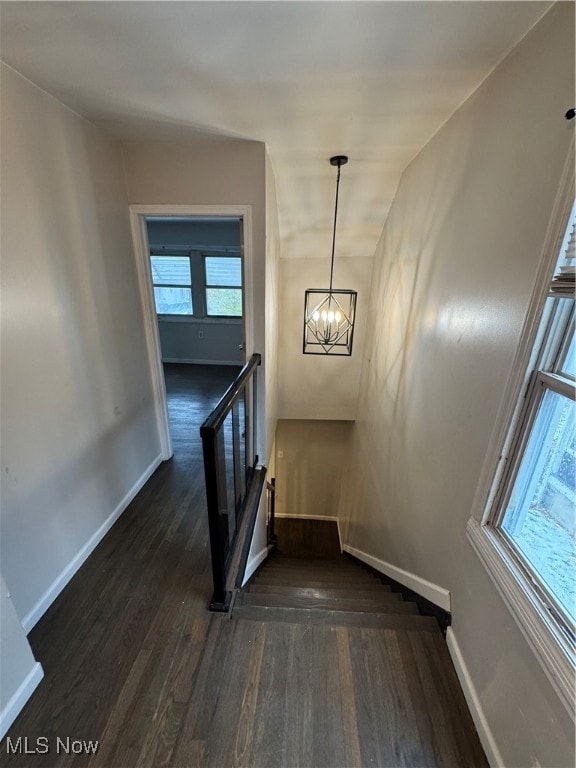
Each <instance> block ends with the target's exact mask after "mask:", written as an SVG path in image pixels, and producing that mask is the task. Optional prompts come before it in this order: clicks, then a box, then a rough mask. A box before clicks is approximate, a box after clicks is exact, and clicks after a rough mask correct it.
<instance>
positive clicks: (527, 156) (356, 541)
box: [342, 3, 574, 768]
mask: <svg viewBox="0 0 576 768" xmlns="http://www.w3.org/2000/svg"><path fill="white" fill-rule="evenodd" d="M573 101H574V7H573V5H572V4H570V3H558V4H556V5H555V6H554V7H553V8H552V10H551V11H550V12H549V13H548V14H547V15H546V16H545V17H544V19H543V20H542V21H541V22H540V23H539V24H538V25H537V26H536V27H535V28H534V29H533V30H532V31H531V32H530V33H529V34H528V36H527V37H526V38H525V39H524V40H523V41H522V42H521V43H520V44H519V45H518V47H517V48H516V49H515V50H514V51H513V52H512V54H511V55H510V56H509V57H508V58H507V59H506V60H505V61H503V62H502V64H501V65H500V66H499V67H498V68H497V69H496V70H495V71H494V72H493V73H492V75H491V76H490V77H489V78H488V79H487V80H486V81H485V82H484V84H483V85H482V86H481V87H480V88H479V89H478V91H477V92H476V93H475V94H474V95H473V96H472V97H471V98H470V99H469V100H468V101H467V102H466V103H465V104H464V105H463V106H462V107H461V108H460V109H459V110H458V111H457V112H456V114H455V115H454V116H453V117H452V118H451V119H450V120H449V121H448V122H447V123H446V124H445V125H444V127H443V128H442V129H441V130H440V131H439V133H438V134H437V135H436V136H435V137H434V139H433V140H432V141H431V142H430V143H429V144H428V145H427V146H426V147H425V148H424V149H423V151H422V152H421V153H420V155H419V156H418V157H417V158H416V159H415V160H414V161H413V163H412V164H411V165H410V166H409V168H408V169H407V171H406V172H405V173H404V176H403V178H402V181H401V183H400V186H399V189H398V192H397V195H396V198H395V200H394V204H393V206H392V209H391V212H390V215H389V218H388V220H387V223H386V226H385V228H384V231H383V234H382V237H381V241H380V244H379V246H378V250H377V253H376V256H375V271H374V278H373V282H372V293H371V297H370V317H371V318H372V320H371V323H370V327H369V329H368V331H367V339H366V346H365V352H364V359H363V366H362V379H361V385H360V397H359V411H358V420H357V424H356V427H355V430H354V451H353V457H352V462H351V465H352V466H351V471H350V475H349V482H348V483H347V484H346V489H345V494H344V498H343V503H342V510H344V509H347V512H348V513H349V522H348V526H346V525H344V526H343V527H344V529H345V530H346V528H347V532H346V533H345V538H346V541H347V543H348V544H349V545H351V546H353V547H357V548H358V549H360V550H362V551H364V552H366V553H369V554H370V555H372V556H374V557H377V558H380V559H381V560H384V561H386V562H389V563H392V564H395V565H397V566H399V567H401V568H403V569H405V570H407V571H410V572H412V573H414V574H417V575H418V576H419V577H421V578H424V579H427V580H429V581H431V582H433V583H435V584H439V585H442V586H443V587H445V588H447V589H449V590H450V591H451V593H452V599H453V602H452V610H453V632H454V635H453V637H454V639H455V641H456V643H457V645H458V647H459V649H460V652H461V654H462V659H463V662H464V664H465V666H466V667H467V671H468V673H469V675H470V683H471V685H472V687H473V688H474V689H475V691H476V693H477V695H478V701H479V705H480V707H481V709H482V710H483V712H484V715H485V717H486V721H487V726H488V731H489V732H490V733H491V736H492V738H493V740H494V741H493V744H494V745H495V746H496V752H497V751H498V750H499V752H500V754H501V756H502V760H503V762H504V765H506V766H509V767H511V766H532V765H535V764H536V763H535V762H534V761H535V760H537V761H538V763H537V764H538V765H541V766H542V767H543V768H544V767H545V766H548V768H560V766H573V765H574V726H573V724H572V723H571V720H570V717H569V715H568V713H567V712H566V711H565V709H564V708H563V706H562V704H561V703H560V701H559V699H558V698H557V696H556V694H555V693H554V691H553V689H552V687H551V685H550V684H549V682H548V681H547V679H546V677H545V675H544V673H543V672H542V670H541V668H540V666H539V665H538V663H537V661H536V660H535V657H534V656H533V654H532V652H531V651H530V649H529V647H528V646H527V643H526V641H525V640H524V638H523V636H522V635H521V633H520V631H519V630H518V628H517V626H516V624H515V622H514V620H513V619H512V617H511V615H510V614H509V612H508V611H507V609H506V608H505V606H504V605H503V603H502V600H501V598H500V597H499V594H498V593H497V592H496V590H495V588H494V586H493V584H492V582H491V581H490V579H489V577H488V575H487V574H486V572H485V571H484V569H483V567H482V565H481V564H480V562H479V560H478V559H477V556H476V555H475V553H474V551H473V550H472V548H471V546H470V544H469V542H468V541H467V539H466V532H465V531H466V523H467V521H468V519H469V516H470V513H471V505H472V501H473V497H474V494H475V489H476V484H477V482H478V479H479V476H480V471H481V467H482V463H483V460H484V456H485V454H486V451H487V448H488V443H489V439H490V435H491V432H492V430H493V428H494V425H495V419H496V414H497V411H498V407H499V403H500V400H501V398H502V389H503V387H504V385H505V383H506V380H507V378H508V375H509V372H510V366H511V361H512V359H513V356H514V353H515V350H516V345H517V343H518V338H519V334H520V330H521V328H522V323H523V319H524V315H525V313H526V310H527V307H528V303H529V299H530V294H531V289H532V286H533V282H534V279H535V276H536V272H537V268H538V263H539V257H540V252H541V248H542V244H543V242H544V238H545V233H546V229H547V226H548V222H549V217H550V215H551V210H552V206H553V202H554V199H555V196H556V193H557V190H558V185H559V181H560V177H561V173H562V170H563V166H564V163H565V160H566V157H567V154H568V147H569V143H570V141H571V139H572V137H573V132H574V128H573V125H572V124H570V123H568V122H567V121H566V120H565V119H564V113H565V111H566V110H567V108H568V107H570V106H573Z"/></svg>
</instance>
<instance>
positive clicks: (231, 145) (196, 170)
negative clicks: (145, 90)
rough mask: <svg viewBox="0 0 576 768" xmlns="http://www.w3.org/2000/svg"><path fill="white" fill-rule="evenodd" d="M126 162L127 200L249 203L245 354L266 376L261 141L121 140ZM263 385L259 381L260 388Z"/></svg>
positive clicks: (262, 435) (262, 440)
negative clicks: (256, 355) (249, 333)
mask: <svg viewBox="0 0 576 768" xmlns="http://www.w3.org/2000/svg"><path fill="white" fill-rule="evenodd" d="M124 164H125V173H126V184H127V189H128V199H129V202H130V204H131V205H150V206H153V205H167V206H169V205H174V206H177V205H199V206H202V205H205V206H210V205H250V206H252V225H253V247H254V252H253V275H254V279H253V285H252V286H251V289H252V292H253V293H252V299H251V301H252V304H253V317H254V328H253V338H254V348H253V349H247V350H246V353H247V356H248V357H249V356H250V355H251V354H252V353H253V352H260V353H261V354H262V356H263V364H262V371H261V374H262V379H261V380H262V381H264V380H265V378H266V376H267V373H266V366H267V360H266V354H265V350H266V334H267V330H266V298H265V288H266V274H267V257H266V180H265V148H264V145H263V144H261V143H259V142H250V141H224V140H218V139H206V140H201V139H195V140H194V141H190V142H174V143H165V142H154V141H143V142H134V143H127V144H124ZM247 290H249V288H248V287H247ZM263 389H264V387H262V386H261V387H260V392H261V393H262V391H263ZM267 396H268V395H267ZM266 406H267V407H268V404H266ZM260 408H261V412H260V418H259V422H258V424H259V444H260V445H261V446H263V447H265V446H266V445H267V442H268V443H269V442H270V440H271V437H270V436H267V435H266V422H265V419H264V399H263V397H262V401H261V404H260ZM265 451H266V449H265V448H264V452H265Z"/></svg>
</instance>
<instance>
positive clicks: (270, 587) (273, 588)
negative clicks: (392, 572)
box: [243, 584, 402, 600]
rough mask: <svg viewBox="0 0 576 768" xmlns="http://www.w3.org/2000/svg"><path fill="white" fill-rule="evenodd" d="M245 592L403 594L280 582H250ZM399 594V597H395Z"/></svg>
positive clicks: (358, 595)
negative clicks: (281, 583)
mask: <svg viewBox="0 0 576 768" xmlns="http://www.w3.org/2000/svg"><path fill="white" fill-rule="evenodd" d="M243 591H244V592H249V593H259V594H273V595H288V596H293V597H297V596H300V597H341V598H346V599H354V598H357V599H359V600H362V599H364V598H372V597H375V598H377V597H381V598H383V599H396V600H400V599H401V598H402V596H401V595H400V594H399V593H398V592H392V591H391V590H390V588H388V589H385V588H384V587H383V588H382V589H381V590H365V589H353V588H348V587H345V588H342V587H332V586H326V585H325V584H320V585H318V586H310V585H293V586H290V585H285V586H283V585H280V584H250V585H249V586H248V587H245V588H244V590H243ZM393 595H398V597H393Z"/></svg>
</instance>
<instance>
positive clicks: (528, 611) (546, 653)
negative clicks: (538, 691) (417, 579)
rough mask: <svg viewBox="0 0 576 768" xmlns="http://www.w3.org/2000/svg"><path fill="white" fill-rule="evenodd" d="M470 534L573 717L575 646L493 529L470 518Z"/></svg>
mask: <svg viewBox="0 0 576 768" xmlns="http://www.w3.org/2000/svg"><path fill="white" fill-rule="evenodd" d="M467 536H468V539H469V541H470V543H471V544H472V546H473V547H474V550H475V551H476V554H477V555H478V557H479V558H480V560H481V562H482V564H483V565H484V567H485V568H486V570H487V571H488V574H489V576H490V578H491V579H492V581H493V582H494V584H495V586H496V588H497V589H498V591H499V592H500V595H501V596H502V598H503V600H504V602H505V603H506V606H507V607H508V609H509V610H510V612H511V613H512V616H513V617H514V620H515V621H516V623H517V624H518V627H519V628H520V630H521V632H522V634H523V635H524V637H525V638H526V640H527V641H528V644H529V645H530V647H531V648H532V650H533V652H534V654H535V655H536V658H537V659H538V661H539V663H540V665H541V666H542V668H543V669H544V672H545V673H546V676H547V677H548V679H549V680H550V682H551V683H552V686H553V687H554V689H555V691H556V692H557V694H558V696H559V697H560V699H561V701H562V703H563V704H564V706H565V707H566V709H567V710H568V712H569V713H570V714H571V716H572V717H574V714H575V701H574V693H575V691H574V688H575V683H574V678H575V673H576V657H575V653H574V648H573V647H572V645H571V643H570V642H569V640H568V639H567V638H566V637H565V635H564V634H563V633H562V631H561V630H560V628H559V627H558V626H557V624H556V623H555V621H554V620H553V619H552V617H551V616H550V615H549V613H548V610H547V609H546V606H545V604H544V603H543V601H542V600H541V599H540V597H539V596H538V595H537V594H536V592H535V591H534V590H533V589H532V587H531V585H530V582H529V580H528V579H527V578H526V576H525V575H524V573H523V572H522V571H521V570H520V568H519V567H518V566H517V564H516V563H515V562H514V560H513V559H512V558H511V557H510V554H509V553H508V551H507V549H506V547H505V546H504V545H503V544H502V542H501V541H500V540H499V537H498V536H497V535H496V534H495V533H494V531H492V530H491V529H490V528H489V527H488V526H483V525H481V524H480V523H479V522H478V521H477V520H476V519H474V518H471V519H470V520H469V522H468V526H467Z"/></svg>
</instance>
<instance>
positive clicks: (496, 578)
mask: <svg viewBox="0 0 576 768" xmlns="http://www.w3.org/2000/svg"><path fill="white" fill-rule="evenodd" d="M573 204H574V144H573V143H572V145H571V148H570V152H569V156H568V159H567V162H566V165H565V168H564V173H563V176H562V180H561V183H560V191H559V194H558V196H557V199H556V202H555V205H554V208H553V212H552V216H551V218H550V225H549V227H548V231H547V233H546V238H545V242H544V245H543V249H542V255H541V259H540V267H539V270H538V273H537V276H536V280H535V284H534V289H533V291H532V296H531V299H530V303H529V307H528V311H527V315H526V319H525V323H524V328H523V332H522V334H521V337H520V343H519V345H518V349H517V352H516V355H515V357H514V361H513V365H512V371H511V374H510V377H509V380H508V382H507V385H506V387H505V390H504V397H503V399H502V402H501V405H500V408H499V411H498V415H497V418H496V422H495V424H496V426H495V429H494V432H493V434H492V438H491V440H490V444H489V449H488V452H487V454H486V458H485V461H484V465H483V467H482V471H481V475H480V481H479V483H478V487H477V490H476V494H475V497H474V501H473V507H472V517H471V518H470V520H469V522H468V526H467V536H468V539H469V541H470V543H471V544H472V546H473V548H474V550H475V551H476V553H477V555H478V557H479V558H480V560H481V562H482V564H483V565H484V567H485V568H486V570H487V572H488V574H489V576H490V578H491V579H492V581H493V582H494V584H495V586H496V588H497V589H498V592H499V593H500V595H501V596H502V598H503V600H504V602H505V604H506V606H507V607H508V609H509V610H510V612H511V614H512V616H513V618H514V619H515V621H516V623H517V624H518V627H519V628H520V630H521V632H522V634H523V635H524V637H525V639H526V640H527V642H528V644H529V646H530V647H531V648H532V650H533V652H534V654H535V656H536V658H537V659H538V661H539V663H540V665H541V666H542V668H543V670H544V672H545V673H546V675H547V677H548V679H549V680H550V682H551V684H552V686H553V688H554V689H555V691H556V692H557V694H558V696H559V698H560V700H561V701H562V703H563V704H564V706H565V707H566V709H567V710H568V712H569V713H570V714H571V716H572V717H574V716H575V710H576V707H575V675H576V656H575V653H574V648H573V646H572V645H571V643H570V641H569V640H568V639H567V638H566V636H565V635H564V633H563V632H562V631H561V630H560V628H559V627H558V625H557V623H556V621H554V620H553V618H552V616H551V614H550V613H549V610H548V607H547V605H546V603H545V602H544V600H542V599H541V598H540V596H539V591H538V590H537V589H535V588H534V585H533V584H532V583H531V581H530V579H529V578H528V576H527V573H526V572H525V571H524V569H521V568H520V567H519V566H518V564H517V562H516V560H515V558H514V557H513V556H512V554H511V553H510V551H509V550H508V548H507V547H506V545H505V543H504V541H503V540H502V537H501V536H500V535H499V534H497V533H496V532H495V531H494V529H493V528H492V527H491V526H490V525H489V516H490V514H491V510H492V507H493V504H494V499H495V496H496V494H497V492H498V488H499V486H500V482H501V480H502V476H503V473H504V471H505V467H506V460H505V458H504V457H506V456H507V455H508V454H509V447H510V443H511V441H512V439H513V435H514V432H515V430H516V427H517V425H518V419H519V418H520V416H521V412H522V394H523V392H525V391H526V388H527V386H528V384H529V377H530V371H531V370H533V369H534V368H535V367H536V366H535V363H536V362H537V360H536V358H537V349H538V335H539V332H540V333H541V332H542V331H541V318H542V315H543V310H544V304H545V301H546V299H547V297H548V286H549V278H550V275H551V273H552V270H553V268H554V265H555V263H556V260H557V257H558V253H559V249H560V246H561V244H562V240H563V237H564V233H565V223H566V221H567V220H568V217H569V215H570V212H571V210H572V206H573Z"/></svg>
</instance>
